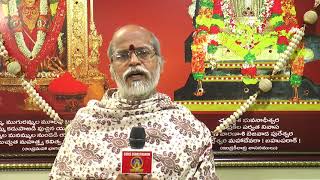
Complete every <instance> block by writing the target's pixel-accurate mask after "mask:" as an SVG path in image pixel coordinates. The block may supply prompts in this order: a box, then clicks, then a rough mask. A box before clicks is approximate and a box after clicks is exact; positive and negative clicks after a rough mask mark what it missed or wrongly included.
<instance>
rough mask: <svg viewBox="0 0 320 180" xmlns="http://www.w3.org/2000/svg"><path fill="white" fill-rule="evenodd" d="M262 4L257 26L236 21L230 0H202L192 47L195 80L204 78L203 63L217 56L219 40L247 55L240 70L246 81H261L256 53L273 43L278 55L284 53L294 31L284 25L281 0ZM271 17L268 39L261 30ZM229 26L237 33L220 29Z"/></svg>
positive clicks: (234, 50)
mask: <svg viewBox="0 0 320 180" xmlns="http://www.w3.org/2000/svg"><path fill="white" fill-rule="evenodd" d="M263 4H264V7H263V8H261V10H260V13H259V23H258V25H256V26H257V29H254V28H252V27H248V26H246V25H244V24H242V23H241V22H240V23H235V19H234V16H235V15H234V12H233V8H232V7H231V3H230V0H200V9H199V14H198V16H197V17H196V28H197V29H196V30H195V33H194V36H193V39H194V42H193V44H192V47H191V50H192V73H193V77H194V79H195V80H197V81H199V80H202V79H203V77H204V71H205V69H204V62H205V61H212V59H214V53H215V52H216V51H217V49H218V46H219V42H223V44H224V46H227V48H229V50H233V52H235V53H237V54H242V55H241V57H243V58H244V64H243V66H242V69H241V73H242V75H243V76H244V78H243V81H244V83H245V84H255V83H257V82H258V81H257V80H256V79H255V78H254V77H255V76H256V73H257V68H256V66H255V64H254V60H255V59H256V56H257V55H258V54H259V53H260V52H261V51H262V49H263V48H266V47H268V46H272V45H276V48H277V52H278V53H279V54H281V53H283V52H284V50H285V49H286V48H287V46H288V45H289V41H288V38H290V37H291V36H292V34H293V32H291V31H290V28H291V27H288V26H286V25H285V24H284V20H283V15H282V14H283V13H282V9H281V6H282V4H281V0H265V1H264V2H263ZM222 19H223V20H224V21H223V20H222ZM268 19H269V22H270V24H271V25H272V26H273V27H274V29H275V31H273V32H270V33H267V34H264V36H263V37H265V38H263V37H261V33H262V32H263V30H264V28H265V25H266V22H267V20H268ZM226 25H228V27H229V29H230V31H231V32H233V33H234V34H236V35H232V34H227V33H224V32H221V33H220V29H221V28H225V26H226ZM294 28H295V27H294ZM244 31H245V32H244ZM247 32H250V33H251V34H252V37H249V38H248V37H246V38H244V36H245V35H246V34H247ZM209 34H210V35H209ZM216 36H218V37H220V39H219V38H218V39H219V42H217V41H216V40H215V39H216ZM223 36H224V37H223ZM231 37H233V38H231ZM226 39H230V41H225V40H226ZM232 39H235V41H234V42H232ZM245 41H247V42H245ZM250 41H252V42H250ZM226 42H227V43H226ZM239 45H240V46H241V45H242V47H237V46H239ZM244 46H246V47H245V48H246V49H244ZM244 53H245V54H244Z"/></svg>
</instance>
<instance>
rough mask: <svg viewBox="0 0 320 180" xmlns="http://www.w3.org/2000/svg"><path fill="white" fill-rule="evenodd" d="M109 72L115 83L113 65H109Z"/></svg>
mask: <svg viewBox="0 0 320 180" xmlns="http://www.w3.org/2000/svg"><path fill="white" fill-rule="evenodd" d="M109 72H110V77H111V80H113V81H114V78H113V74H114V70H113V67H112V65H111V63H110V64H109Z"/></svg>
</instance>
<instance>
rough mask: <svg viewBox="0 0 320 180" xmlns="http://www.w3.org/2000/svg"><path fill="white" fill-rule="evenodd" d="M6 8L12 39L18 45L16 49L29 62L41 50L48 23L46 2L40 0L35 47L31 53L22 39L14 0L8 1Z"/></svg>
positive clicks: (45, 0) (20, 25)
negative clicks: (11, 29) (12, 32)
mask: <svg viewBox="0 0 320 180" xmlns="http://www.w3.org/2000/svg"><path fill="white" fill-rule="evenodd" d="M8 7H9V16H10V25H11V27H12V28H13V31H14V37H15V40H16V43H17V45H18V48H19V50H20V52H22V53H23V55H24V56H25V57H27V58H29V59H30V60H33V57H36V56H37V54H38V53H39V51H40V49H41V48H42V45H43V43H44V40H45V38H46V32H45V27H46V25H47V23H48V20H47V18H46V16H47V15H48V4H47V0H40V15H39V18H38V21H37V28H38V30H37V41H36V42H35V45H34V47H33V49H32V51H30V50H29V49H28V47H27V45H26V43H25V40H24V37H23V33H22V31H23V30H22V29H23V28H22V22H21V19H20V17H19V13H18V8H17V3H16V0H10V1H9V3H8Z"/></svg>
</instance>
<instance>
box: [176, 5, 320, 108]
mask: <svg viewBox="0 0 320 180" xmlns="http://www.w3.org/2000/svg"><path fill="white" fill-rule="evenodd" d="M193 2H194V4H193V5H191V6H190V9H189V13H190V15H191V16H192V17H193V20H194V26H195V31H194V32H193V34H192V37H191V38H189V42H191V43H190V44H187V45H186V46H187V47H190V49H187V55H186V57H187V60H190V61H191V67H192V77H190V78H189V80H188V82H187V84H186V86H185V87H184V88H181V89H180V90H178V91H176V93H175V99H176V100H226V101H228V100H240V99H246V98H248V97H249V96H250V95H252V94H253V93H254V92H255V91H256V90H257V89H258V84H259V82H260V80H262V79H265V78H267V79H268V78H269V79H271V80H272V81H273V89H272V91H271V92H270V93H268V94H264V95H263V96H261V98H263V99H276V100H290V101H293V102H300V100H310V99H313V100H314V99H319V94H318V93H317V92H318V90H316V89H319V87H317V86H315V85H314V84H313V83H312V82H311V81H310V80H309V79H308V78H305V77H303V72H304V66H305V63H308V62H310V61H312V60H313V59H316V58H318V57H315V53H314V51H317V49H314V48H312V47H313V46H312V42H311V43H310V41H307V39H304V40H301V38H300V39H296V38H295V37H294V36H295V35H296V36H300V35H301V33H302V32H303V31H304V29H305V27H302V28H301V27H300V25H299V24H298V21H297V19H296V11H295V6H294V1H293V0H198V1H193ZM315 7H316V6H315ZM313 13H315V12H314V11H310V13H307V14H306V15H307V16H308V15H311V16H312V14H313ZM315 15H317V14H315ZM312 19H314V18H311V19H310V20H312ZM315 20H316V19H315ZM311 23H312V22H311ZM300 24H301V23H300ZM300 32H301V33H300ZM291 41H292V44H293V43H295V46H290V42H291ZM188 45H190V46H188ZM188 53H189V54H188ZM287 56H288V58H287V59H288V60H287V61H285V60H283V58H284V57H287ZM281 59H282V60H281ZM279 60H281V62H284V63H283V64H281V65H282V66H281V67H280V66H276V65H277V63H278V61H279ZM275 67H277V73H273V72H274V69H275ZM278 70H279V71H278ZM271 75H272V76H271ZM301 87H303V88H301ZM191 89H192V90H191ZM182 92H184V93H182ZM185 92H189V94H188V95H186V93H185ZM305 94H307V95H306V96H304V95H305Z"/></svg>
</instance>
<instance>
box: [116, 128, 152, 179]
mask: <svg viewBox="0 0 320 180" xmlns="http://www.w3.org/2000/svg"><path fill="white" fill-rule="evenodd" d="M145 142H146V132H145V130H144V128H143V127H140V126H139V127H133V128H132V129H131V132H130V137H129V144H130V148H127V149H124V150H122V152H121V154H122V165H121V172H122V174H151V172H152V151H151V150H147V149H146V148H144V145H145Z"/></svg>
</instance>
